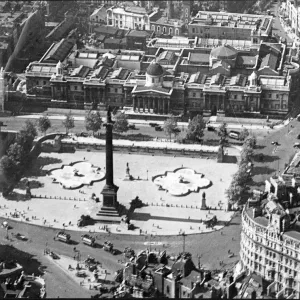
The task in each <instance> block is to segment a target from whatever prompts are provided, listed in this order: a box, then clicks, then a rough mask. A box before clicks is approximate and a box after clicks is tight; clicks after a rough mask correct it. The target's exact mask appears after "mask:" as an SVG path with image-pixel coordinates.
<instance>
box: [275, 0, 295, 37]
mask: <svg viewBox="0 0 300 300" xmlns="http://www.w3.org/2000/svg"><path fill="white" fill-rule="evenodd" d="M279 7H280V2H279V1H278V2H276V3H274V2H273V3H272V4H271V6H270V13H271V14H272V15H274V16H275V17H273V34H278V35H279V36H281V37H282V38H284V39H286V41H287V42H288V43H292V42H293V40H292V39H291V38H290V37H289V36H288V34H287V33H286V32H285V30H284V28H283V27H282V25H281V23H280V19H279V13H278V10H279Z"/></svg>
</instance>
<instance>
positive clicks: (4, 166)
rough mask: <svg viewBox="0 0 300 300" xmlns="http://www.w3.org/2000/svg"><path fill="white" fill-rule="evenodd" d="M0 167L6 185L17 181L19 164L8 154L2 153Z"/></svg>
mask: <svg viewBox="0 0 300 300" xmlns="http://www.w3.org/2000/svg"><path fill="white" fill-rule="evenodd" d="M0 169H1V170H2V171H3V174H4V177H5V179H6V182H7V184H8V185H12V184H14V183H16V182H17V180H18V176H19V174H20V170H21V168H20V166H19V164H18V163H17V162H15V161H14V160H13V159H12V158H10V157H9V156H8V155H4V156H2V158H1V159H0Z"/></svg>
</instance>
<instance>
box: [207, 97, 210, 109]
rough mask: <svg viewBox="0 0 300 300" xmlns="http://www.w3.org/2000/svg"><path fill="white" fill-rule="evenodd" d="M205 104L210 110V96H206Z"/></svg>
mask: <svg viewBox="0 0 300 300" xmlns="http://www.w3.org/2000/svg"><path fill="white" fill-rule="evenodd" d="M207 103H208V110H211V107H210V94H207Z"/></svg>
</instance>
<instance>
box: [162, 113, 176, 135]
mask: <svg viewBox="0 0 300 300" xmlns="http://www.w3.org/2000/svg"><path fill="white" fill-rule="evenodd" d="M176 127H177V120H176V118H174V117H171V118H168V119H167V120H165V122H164V125H163V128H164V132H165V134H166V136H169V137H170V139H171V135H172V133H174V132H175V128H176Z"/></svg>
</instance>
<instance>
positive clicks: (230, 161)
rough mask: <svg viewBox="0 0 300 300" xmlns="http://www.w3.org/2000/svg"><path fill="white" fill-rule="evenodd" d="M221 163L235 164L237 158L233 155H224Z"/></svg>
mask: <svg viewBox="0 0 300 300" xmlns="http://www.w3.org/2000/svg"><path fill="white" fill-rule="evenodd" d="M223 163H226V164H236V163H237V158H236V156H234V155H224V158H223Z"/></svg>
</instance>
